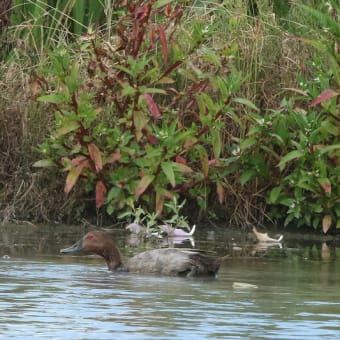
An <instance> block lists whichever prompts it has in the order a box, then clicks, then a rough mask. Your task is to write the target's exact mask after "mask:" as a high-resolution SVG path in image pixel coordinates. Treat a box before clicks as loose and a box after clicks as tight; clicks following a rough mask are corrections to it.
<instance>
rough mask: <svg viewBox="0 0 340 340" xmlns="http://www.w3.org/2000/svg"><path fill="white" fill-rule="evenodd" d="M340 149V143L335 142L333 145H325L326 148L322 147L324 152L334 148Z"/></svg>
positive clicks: (321, 151)
mask: <svg viewBox="0 0 340 340" xmlns="http://www.w3.org/2000/svg"><path fill="white" fill-rule="evenodd" d="M338 149H340V144H333V145H328V146H325V147H324V148H322V149H320V151H319V152H320V153H321V154H324V153H328V152H330V151H334V150H338Z"/></svg>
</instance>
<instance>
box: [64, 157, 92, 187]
mask: <svg viewBox="0 0 340 340" xmlns="http://www.w3.org/2000/svg"><path fill="white" fill-rule="evenodd" d="M85 167H89V162H88V161H87V160H85V161H83V162H81V163H80V164H79V165H77V166H75V167H74V168H72V169H71V170H70V171H69V173H68V175H67V177H66V183H65V188H64V192H65V193H66V194H68V193H69V192H70V191H71V190H72V188H73V187H74V185H75V184H76V183H77V181H78V178H79V176H80V174H81V172H82V170H83V169H84V168H85Z"/></svg>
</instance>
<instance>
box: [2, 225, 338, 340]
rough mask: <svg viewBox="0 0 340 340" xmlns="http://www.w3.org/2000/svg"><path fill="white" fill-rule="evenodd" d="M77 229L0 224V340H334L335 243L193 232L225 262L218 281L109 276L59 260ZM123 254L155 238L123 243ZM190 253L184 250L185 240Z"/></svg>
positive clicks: (94, 261)
mask: <svg viewBox="0 0 340 340" xmlns="http://www.w3.org/2000/svg"><path fill="white" fill-rule="evenodd" d="M87 231H88V229H87V228H85V227H70V226H30V225H24V226H2V227H0V244H1V248H0V338H1V339H9V338H15V339H29V338H34V339H40V338H46V337H52V338H54V339H59V338H60V339H61V338H62V339H93V338H98V339H116V338H118V337H119V338H120V339H170V338H171V339H174V338H178V339H183V338H185V339H194V338H196V339H215V338H221V339H222V338H245V339H246V338H247V339H248V338H251V339H273V338H278V339H306V338H308V339H313V338H315V339H319V338H321V337H322V338H323V339H327V338H329V339H334V338H339V337H340V300H339V299H338V295H339V288H340V284H339V282H340V259H339V257H340V250H339V249H340V247H339V240H338V239H336V238H332V239H331V238H324V239H320V238H319V237H314V236H309V237H307V236H306V235H297V234H285V237H284V240H283V243H282V244H281V245H272V246H271V247H263V246H260V245H259V244H256V243H255V242H254V239H253V238H252V237H251V234H250V233H249V234H248V233H242V232H240V231H239V230H235V231H230V230H222V231H219V232H217V231H216V230H215V231H212V230H207V229H205V230H204V229H203V228H199V230H198V233H197V235H196V236H195V247H196V248H201V249H206V250H212V251H214V252H216V253H217V254H219V255H225V254H228V255H230V256H229V258H228V259H227V260H226V261H225V263H224V264H223V266H222V267H221V269H220V273H219V277H218V279H217V280H202V279H195V280H192V279H191V280H190V279H181V278H173V277H172V278H168V277H158V276H152V275H149V276H148V275H136V274H129V273H111V272H108V271H107V270H106V267H105V264H104V263H103V261H102V260H101V259H98V258H97V257H92V256H90V257H88V256H85V257H81V256H61V255H60V254H59V249H60V248H64V247H66V246H69V245H71V244H73V243H74V242H75V241H76V240H78V239H79V238H80V237H81V236H82V235H83V234H84V233H86V232H87ZM113 236H114V238H115V239H116V240H117V244H118V245H119V247H120V249H121V250H122V253H123V255H124V257H129V256H132V255H133V254H135V253H138V252H139V251H142V250H144V249H148V248H151V247H159V246H161V244H160V243H159V242H156V241H150V240H149V241H148V242H142V243H141V244H140V245H139V246H138V247H136V246H135V247H133V246H131V245H129V242H128V237H127V236H128V235H127V232H126V231H121V230H114V231H113ZM181 246H184V247H189V246H190V243H184V244H183V245H181Z"/></svg>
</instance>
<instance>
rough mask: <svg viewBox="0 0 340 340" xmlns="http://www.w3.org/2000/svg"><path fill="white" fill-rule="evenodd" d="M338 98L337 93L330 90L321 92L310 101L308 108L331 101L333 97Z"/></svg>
mask: <svg viewBox="0 0 340 340" xmlns="http://www.w3.org/2000/svg"><path fill="white" fill-rule="evenodd" d="M336 96H339V93H338V92H336V91H334V90H331V89H327V90H325V91H323V92H321V93H320V94H319V95H318V96H317V97H316V98H315V99H314V100H312V101H311V102H310V104H309V106H310V107H313V106H316V105H318V104H320V103H323V102H326V101H328V100H330V99H332V98H333V97H336Z"/></svg>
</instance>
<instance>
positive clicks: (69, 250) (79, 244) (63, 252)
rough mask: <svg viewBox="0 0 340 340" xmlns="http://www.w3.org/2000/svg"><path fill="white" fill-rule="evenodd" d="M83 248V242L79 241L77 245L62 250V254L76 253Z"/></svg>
mask: <svg viewBox="0 0 340 340" xmlns="http://www.w3.org/2000/svg"><path fill="white" fill-rule="evenodd" d="M82 248H83V246H82V240H79V241H78V242H77V243H75V244H74V245H72V246H71V247H68V248H65V249H60V252H61V253H62V254H67V253H75V252H77V251H81V250H82Z"/></svg>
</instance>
